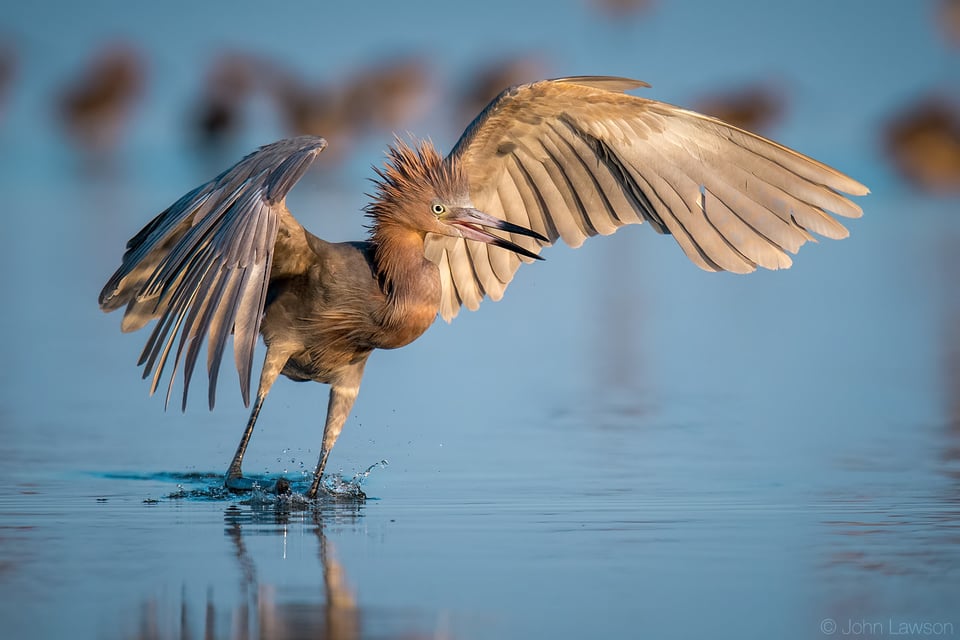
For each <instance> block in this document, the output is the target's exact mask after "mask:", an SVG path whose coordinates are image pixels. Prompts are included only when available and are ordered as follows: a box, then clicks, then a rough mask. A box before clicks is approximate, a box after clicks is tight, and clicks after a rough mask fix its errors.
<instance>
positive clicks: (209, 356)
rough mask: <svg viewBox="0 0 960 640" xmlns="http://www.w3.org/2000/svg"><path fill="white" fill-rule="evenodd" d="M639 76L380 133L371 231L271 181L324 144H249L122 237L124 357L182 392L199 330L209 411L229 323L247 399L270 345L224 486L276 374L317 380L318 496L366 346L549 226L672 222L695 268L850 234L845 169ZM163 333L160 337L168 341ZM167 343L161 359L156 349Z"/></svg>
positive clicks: (540, 85)
mask: <svg viewBox="0 0 960 640" xmlns="http://www.w3.org/2000/svg"><path fill="white" fill-rule="evenodd" d="M649 86H650V85H648V84H647V83H645V82H642V81H639V80H631V79H627V78H620V77H612V76H576V77H567V78H559V79H553V80H543V81H539V82H533V83H529V84H523V85H518V86H514V87H510V88H508V89H506V90H504V91H503V92H502V93H500V95H499V96H497V97H496V98H494V99H493V100H492V101H491V102H490V103H489V104H488V105H487V107H486V108H485V109H483V111H482V112H481V113H480V114H479V115H478V116H477V117H476V118H475V119H474V120H473V122H472V123H470V124H469V125H468V126H467V128H466V130H465V131H464V132H463V134H462V136H461V137H460V138H459V140H458V141H457V143H456V144H455V145H454V147H453V149H452V150H451V151H450V152H449V153H448V154H447V155H446V156H442V155H441V154H440V152H439V151H438V150H437V149H436V147H435V146H434V145H433V144H432V143H431V142H429V141H418V140H415V139H411V140H410V142H409V143H408V142H406V141H404V140H402V139H401V138H399V137H395V139H394V141H393V143H392V144H390V145H389V146H388V148H387V151H386V160H385V162H384V165H383V166H382V167H378V168H375V169H374V170H375V172H376V176H375V177H374V178H373V182H374V189H373V193H372V194H371V195H370V201H369V203H368V204H367V205H366V206H365V208H364V213H365V214H366V216H367V217H368V220H369V224H368V237H367V238H366V239H365V240H361V241H356V242H337V243H333V242H327V241H325V240H323V239H321V238H319V237H317V236H315V235H313V234H312V233H310V232H309V231H307V230H306V229H304V228H303V227H302V226H301V225H300V223H299V222H297V220H296V219H295V218H294V217H293V215H292V214H291V212H290V211H289V209H288V208H287V206H286V196H287V194H288V193H289V191H290V189H291V188H292V187H293V186H294V184H296V182H297V181H298V180H299V179H300V178H301V177H302V176H303V175H304V173H305V172H306V171H307V169H308V167H309V166H310V164H311V162H313V161H314V159H316V157H317V156H318V155H319V154H320V153H321V152H322V151H323V149H324V148H325V147H326V145H327V143H326V141H325V140H324V139H323V138H320V137H314V136H300V137H294V138H289V139H284V140H280V141H278V142H274V143H272V144H268V145H266V146H263V147H261V148H260V149H258V150H256V151H254V152H253V153H251V154H250V155H248V156H246V157H245V158H244V159H242V160H241V161H239V162H238V163H237V164H235V165H234V166H233V167H231V168H229V169H227V170H226V171H224V172H223V173H221V174H220V175H218V176H217V177H215V178H213V179H212V180H210V181H209V182H207V183H205V184H203V185H201V186H199V187H197V188H195V189H194V190H192V191H190V192H189V193H187V194H186V195H184V196H183V197H181V198H180V199H179V200H177V201H176V202H174V203H173V204H172V205H170V206H169V207H168V208H167V209H166V210H164V211H163V212H162V213H160V214H159V215H157V216H156V217H155V218H154V219H153V220H152V221H150V222H149V223H148V224H147V225H146V226H145V227H144V228H143V229H142V230H141V231H140V232H139V233H137V234H136V235H135V236H133V238H132V239H131V240H130V241H129V242H128V243H127V246H126V252H125V253H124V254H123V259H122V263H121V265H120V267H119V268H118V269H117V271H116V272H115V273H114V274H113V276H112V277H110V279H109V280H108V281H107V283H106V285H105V286H104V288H103V291H102V292H101V294H100V298H99V302H100V307H101V309H103V310H104V311H106V312H109V311H113V310H115V309H118V308H120V307H125V308H126V310H125V312H124V314H123V320H122V323H121V329H122V330H123V331H124V332H128V331H134V330H138V329H141V328H143V327H144V326H145V325H147V324H148V323H150V322H151V321H155V324H154V326H153V329H152V332H151V333H150V334H149V337H148V339H147V341H146V344H145V346H144V348H143V351H142V353H141V356H140V360H139V363H138V365H139V366H143V377H144V378H148V377H151V376H152V381H151V386H150V393H151V394H153V393H154V392H155V391H156V390H157V388H158V385H159V383H160V379H161V375H162V373H163V371H164V370H165V369H166V368H167V367H168V366H169V371H170V375H169V381H168V383H167V389H166V402H167V403H169V401H170V398H171V395H172V393H173V389H174V379H175V377H176V373H177V371H178V370H179V371H181V372H182V376H183V384H182V408H183V409H184V410H185V409H186V404H187V395H188V391H189V388H190V381H191V376H192V374H193V371H194V369H195V367H196V364H197V359H198V358H199V357H200V354H201V348H202V347H201V345H202V344H204V343H206V345H207V350H206V368H207V378H208V402H209V406H210V409H211V410H212V409H213V407H214V402H215V389H216V384H217V377H218V373H219V371H220V365H221V361H222V359H223V356H224V352H225V350H226V345H227V342H228V338H230V336H231V335H232V341H233V343H232V344H233V356H234V362H235V365H236V369H237V373H238V376H239V383H240V392H241V396H242V399H243V402H244V405H245V406H247V407H249V406H250V387H251V377H252V368H253V357H254V350H255V347H256V345H257V342H258V336H262V338H263V342H264V344H265V345H266V352H265V355H264V358H263V365H262V368H261V370H260V375H259V384H258V386H257V390H256V396H255V397H254V399H253V406H252V409H251V411H250V416H249V419H248V420H247V423H246V428H245V429H244V431H243V435H242V437H241V439H240V443H239V445H238V446H237V450H236V453H235V455H234V457H233V459H232V461H231V462H230V465H229V467H228V468H227V472H226V478H225V484H226V486H227V487H228V488H231V489H236V490H244V489H249V488H250V486H251V482H252V481H251V480H250V479H248V478H245V477H244V475H243V471H242V462H243V457H244V454H245V452H246V450H247V445H248V444H249V441H250V438H251V435H252V433H253V430H254V425H255V424H256V422H257V416H258V415H259V414H260V410H261V408H262V406H263V403H264V400H265V399H266V397H267V394H268V393H269V392H270V388H271V387H272V385H273V384H274V382H275V381H276V380H277V378H278V377H279V375H280V374H283V375H284V376H286V377H287V378H290V379H293V380H297V381H307V380H313V381H316V382H321V383H324V384H327V385H329V399H328V405H327V414H326V420H325V422H324V426H323V435H322V440H321V446H320V455H319V459H318V461H317V464H316V468H315V470H314V473H313V478H312V482H311V485H310V488H309V490H308V492H307V494H306V497H307V498H310V499H314V498H316V497H317V492H318V490H319V489H320V486H321V477H322V476H323V473H324V469H325V468H326V465H327V461H328V458H329V456H330V452H331V451H332V450H333V447H334V445H335V443H336V441H337V438H338V437H339V435H340V433H341V431H342V429H343V427H344V424H345V423H346V421H347V418H348V416H349V413H350V411H351V409H352V407H353V405H354V401H355V400H356V398H357V393H358V391H359V388H360V382H361V379H362V377H363V372H364V367H365V365H366V363H367V360H368V358H369V357H370V354H371V353H372V352H373V351H374V350H376V349H396V348H399V347H403V346H405V345H407V344H409V343H411V342H413V341H414V340H416V339H417V338H418V337H419V336H420V335H422V334H423V333H424V332H425V331H426V330H427V328H428V327H430V325H431V324H433V322H434V320H435V319H436V317H437V316H438V315H439V316H440V317H442V318H443V319H444V320H446V321H447V322H449V321H451V320H452V319H453V318H454V317H455V316H456V315H457V314H458V312H459V311H460V309H461V308H462V307H466V308H467V309H470V310H476V309H477V308H478V307H479V305H480V303H481V301H482V300H483V299H487V298H489V299H491V300H500V299H501V297H502V296H503V294H504V291H505V289H506V288H507V286H508V285H509V283H510V282H511V280H512V279H513V277H514V274H515V273H516V271H517V269H518V268H519V266H520V265H521V264H523V263H531V262H533V261H535V260H539V259H542V256H541V255H540V253H541V251H542V250H543V248H544V247H547V246H549V245H551V244H554V243H555V242H557V241H558V240H563V241H564V242H565V243H566V244H567V245H570V246H571V247H579V246H580V245H581V244H582V243H583V242H584V240H586V239H587V238H589V237H593V236H597V235H608V234H611V233H613V232H614V231H616V230H617V229H618V228H620V227H622V226H624V225H628V224H640V223H647V224H648V225H650V226H651V227H653V229H654V230H655V231H657V232H658V233H661V234H670V235H672V236H673V238H674V239H675V240H676V242H677V243H678V244H679V245H680V248H681V249H682V250H683V252H684V253H685V254H686V255H687V257H688V258H689V259H690V260H691V261H692V262H693V263H694V264H696V265H697V266H698V267H700V268H701V269H704V270H707V271H731V272H735V273H747V272H751V271H754V270H756V268H757V267H763V268H766V269H783V268H787V267H790V266H791V257H790V256H791V255H792V254H795V253H796V252H797V250H798V249H799V248H800V247H801V245H803V244H804V243H806V242H808V241H811V240H814V235H813V234H817V235H819V236H823V237H826V238H834V239H840V238H844V237H846V236H847V235H848V231H847V229H846V228H845V227H844V226H843V225H842V224H840V222H838V221H837V217H838V216H839V217H847V218H856V217H859V216H861V215H862V210H861V208H860V207H859V206H858V205H857V204H856V203H854V202H853V201H852V200H851V199H850V197H851V196H863V195H866V194H867V193H869V190H868V189H867V187H865V186H864V185H862V184H860V183H859V182H857V181H856V180H854V179H852V178H850V177H848V176H846V175H844V174H843V173H841V172H839V171H837V170H835V169H833V168H831V167H829V166H827V165H825V164H823V163H821V162H818V161H816V160H814V159H812V158H810V157H808V156H805V155H802V154H800V153H798V152H796V151H793V150H791V149H789V148H787V147H785V146H782V145H780V144H777V143H776V142H773V141H771V140H768V139H766V138H763V137H760V136H758V135H755V134H752V133H749V132H747V131H745V130H742V129H739V128H737V127H734V126H732V125H728V124H726V123H724V122H722V121H720V120H717V119H715V118H712V117H709V116H705V115H702V114H699V113H696V112H693V111H689V110H686V109H683V108H680V107H677V106H673V105H670V104H667V103H663V102H659V101H655V100H650V99H646V98H642V97H639V96H636V95H633V94H631V93H628V91H630V90H634V89H638V88H641V87H649ZM174 346H175V347H176V348H174ZM170 356H173V358H172V365H171V364H170V361H171V358H170Z"/></svg>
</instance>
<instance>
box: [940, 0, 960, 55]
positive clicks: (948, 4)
mask: <svg viewBox="0 0 960 640" xmlns="http://www.w3.org/2000/svg"><path fill="white" fill-rule="evenodd" d="M935 19H936V22H937V26H938V27H939V28H940V30H941V31H942V32H943V36H944V38H945V39H946V41H947V44H949V45H951V46H953V47H958V48H960V0H940V6H939V7H938V8H937V13H936V16H935Z"/></svg>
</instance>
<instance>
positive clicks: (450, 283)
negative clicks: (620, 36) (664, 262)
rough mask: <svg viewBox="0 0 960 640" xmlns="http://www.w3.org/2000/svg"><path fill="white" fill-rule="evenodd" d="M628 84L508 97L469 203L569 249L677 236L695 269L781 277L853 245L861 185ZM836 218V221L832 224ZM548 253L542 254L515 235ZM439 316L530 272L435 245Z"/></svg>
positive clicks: (472, 144)
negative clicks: (635, 230) (833, 247)
mask: <svg viewBox="0 0 960 640" xmlns="http://www.w3.org/2000/svg"><path fill="white" fill-rule="evenodd" d="M641 86H648V85H646V83H643V82H639V81H636V80H628V79H625V78H613V77H577V78H563V79H559V80H548V81H544V82H537V83H533V84H528V85H522V86H519V87H514V88H511V89H508V90H507V91H504V92H503V93H502V94H501V95H500V96H499V97H497V98H496V99H494V100H493V102H491V103H490V105H489V106H487V108H486V109H485V110H484V111H483V112H482V113H481V114H480V115H479V116H478V117H477V119H476V120H475V121H474V122H473V123H472V124H471V125H470V126H469V127H468V128H467V130H466V131H465V132H464V134H463V136H462V137H461V138H460V140H459V142H458V143H457V145H456V147H454V149H453V151H451V153H450V156H449V158H448V160H449V161H456V162H460V163H462V165H463V169H464V173H465V174H466V176H467V179H468V181H469V183H470V196H471V199H472V201H473V205H474V206H475V207H476V208H477V209H480V210H482V211H484V212H486V213H489V214H491V215H494V216H497V217H500V218H503V219H504V220H507V221H509V222H512V223H514V224H518V225H521V226H524V227H527V228H530V229H533V230H534V231H537V232H539V233H541V234H543V235H544V236H546V237H547V238H549V239H550V242H551V243H553V242H555V241H556V240H557V239H558V238H560V239H562V240H563V241H564V242H566V243H567V244H568V245H570V246H572V247H578V246H580V244H582V243H583V241H584V240H585V239H586V238H588V237H590V236H594V235H597V234H600V235H608V234H611V233H613V232H614V231H616V230H617V229H618V228H619V227H621V226H623V225H626V224H639V223H642V222H648V223H650V225H651V226H652V227H653V228H654V229H655V230H656V231H658V232H659V233H669V234H672V235H673V237H674V238H675V239H676V241H677V243H678V244H679V245H680V247H681V248H682V249H683V251H684V253H686V255H687V257H689V258H690V260H692V261H693V262H694V263H695V264H696V265H697V266H699V267H700V268H702V269H706V270H708V271H724V270H725V271H734V272H737V273H746V272H750V271H753V270H754V269H756V268H757V266H761V267H765V268H767V269H783V268H787V267H789V266H790V265H791V259H790V255H789V254H792V253H796V252H797V250H798V249H799V248H800V246H801V245H802V244H804V243H805V242H807V241H808V240H813V239H814V238H813V236H812V235H811V233H810V232H814V233H817V234H819V235H822V236H825V237H828V238H844V237H846V236H847V230H846V229H845V228H844V227H843V226H842V225H841V224H840V223H838V222H837V221H836V220H835V219H834V218H833V216H831V215H830V214H831V213H832V214H835V215H839V216H845V217H859V216H860V215H861V213H862V212H861V209H860V207H858V206H857V205H856V204H854V203H853V202H851V201H850V200H849V199H848V198H847V197H845V196H844V195H843V194H850V195H865V194H867V193H868V192H869V191H868V189H867V188H866V187H865V186H863V185H862V184H860V183H859V182H856V181H855V180H853V179H851V178H849V177H847V176H845V175H843V174H842V173H840V172H838V171H836V170H834V169H832V168H830V167H828V166H826V165H824V164H822V163H820V162H817V161H816V160H813V159H812V158H808V157H807V156H804V155H801V154H799V153H797V152H795V151H793V150H791V149H788V148H786V147H784V146H781V145H779V144H777V143H775V142H772V141H770V140H767V139H765V138H762V137H760V136H757V135H754V134H752V133H749V132H747V131H743V130H742V129H738V128H736V127H734V126H731V125H728V124H726V123H724V122H721V121H719V120H716V119H714V118H710V117H708V116H704V115H701V114H698V113H694V112H692V111H687V110H685V109H680V108H678V107H675V106H672V105H668V104H664V103H662V102H656V101H653V100H645V99H643V98H638V97H636V96H631V95H627V94H625V93H623V92H624V91H625V90H627V89H635V88H637V87H641ZM828 212H829V213H828ZM511 239H512V240H513V242H516V243H517V244H520V245H522V246H524V247H526V248H528V249H530V250H531V251H534V252H539V250H540V248H541V243H539V242H538V241H536V240H533V239H531V238H524V237H519V236H513V237H512V238H511ZM426 255H427V257H428V258H430V259H431V260H432V261H433V262H435V263H437V265H438V266H439V267H440V272H441V282H442V287H443V300H442V303H441V310H440V312H441V315H442V316H443V318H444V319H445V320H447V321H450V320H451V319H452V318H453V317H454V316H456V315H457V313H458V311H459V309H460V305H461V304H464V305H466V306H467V308H469V309H471V310H474V309H476V308H477V307H478V306H479V304H480V301H481V300H482V299H483V297H484V295H487V296H489V297H490V298H492V299H493V300H499V299H500V297H501V296H502V295H503V292H504V290H505V289H506V287H507V285H508V284H509V283H510V280H511V279H512V278H513V275H514V272H515V271H516V270H517V267H519V265H520V263H521V261H527V262H529V261H530V260H529V259H528V258H522V257H520V256H518V255H517V254H515V253H513V252H510V251H507V250H504V249H501V248H499V247H495V246H492V245H488V244H482V243H477V242H466V241H465V240H463V239H461V238H450V237H445V236H435V235H431V236H428V238H427V246H426Z"/></svg>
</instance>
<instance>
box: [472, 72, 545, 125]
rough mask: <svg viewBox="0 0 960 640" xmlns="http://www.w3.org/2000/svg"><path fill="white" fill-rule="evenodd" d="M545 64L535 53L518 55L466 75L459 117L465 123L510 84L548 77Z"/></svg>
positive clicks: (510, 85)
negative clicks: (467, 81)
mask: <svg viewBox="0 0 960 640" xmlns="http://www.w3.org/2000/svg"><path fill="white" fill-rule="evenodd" d="M546 67H547V65H546V63H544V62H543V60H541V59H540V58H539V57H537V56H534V55H518V56H514V57H510V58H504V59H501V60H496V61H494V62H490V63H487V64H486V65H484V66H483V67H481V68H479V69H476V70H475V71H473V72H471V73H469V74H467V77H468V78H469V84H468V85H467V86H465V87H463V88H462V89H461V91H460V99H459V100H458V111H459V115H458V120H459V123H461V124H462V125H463V126H466V124H467V123H469V122H470V121H471V120H473V119H474V118H475V117H476V116H477V114H478V113H480V111H481V110H482V109H483V108H484V107H486V106H487V104H488V103H489V102H490V101H491V100H493V99H494V98H496V97H497V96H498V95H500V92H501V91H503V90H504V89H506V88H507V87H512V86H513V85H516V84H524V83H527V82H535V81H537V80H540V79H541V78H544V77H546Z"/></svg>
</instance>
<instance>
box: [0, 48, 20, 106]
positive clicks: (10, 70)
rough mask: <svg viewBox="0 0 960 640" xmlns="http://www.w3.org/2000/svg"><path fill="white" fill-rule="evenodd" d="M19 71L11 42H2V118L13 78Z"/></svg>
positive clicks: (0, 52) (0, 62) (0, 69)
mask: <svg viewBox="0 0 960 640" xmlns="http://www.w3.org/2000/svg"><path fill="white" fill-rule="evenodd" d="M16 71H17V52H16V50H15V49H14V47H13V44H11V43H10V42H3V41H0V116H2V115H3V109H4V106H5V105H6V104H7V99H8V97H9V94H10V87H11V86H12V85H13V78H14V76H15V75H16Z"/></svg>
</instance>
